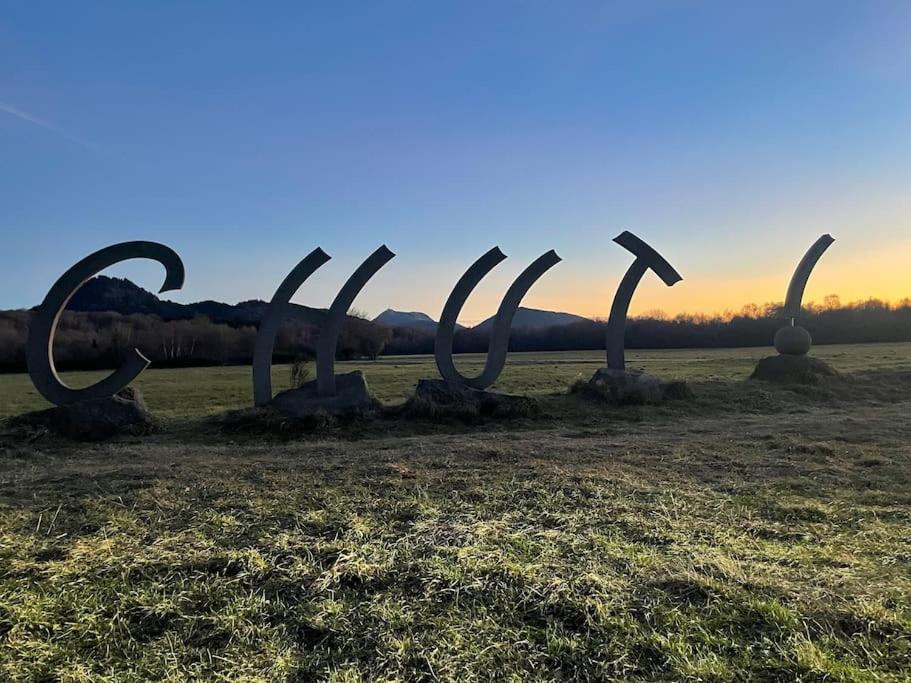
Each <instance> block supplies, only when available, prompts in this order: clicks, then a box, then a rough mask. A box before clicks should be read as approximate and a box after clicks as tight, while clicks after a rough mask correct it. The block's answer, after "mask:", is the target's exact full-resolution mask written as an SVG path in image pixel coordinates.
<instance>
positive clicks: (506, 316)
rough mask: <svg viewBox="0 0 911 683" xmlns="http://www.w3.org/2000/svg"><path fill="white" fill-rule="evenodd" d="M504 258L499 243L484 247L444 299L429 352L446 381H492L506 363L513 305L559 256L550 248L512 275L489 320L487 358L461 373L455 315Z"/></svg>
mask: <svg viewBox="0 0 911 683" xmlns="http://www.w3.org/2000/svg"><path fill="white" fill-rule="evenodd" d="M505 258H506V255H505V254H503V252H502V251H500V248H499V247H494V248H493V249H491V250H490V251H488V252H487V253H486V254H484V255H483V256H482V257H481V258H479V259H478V260H477V261H475V262H474V263H473V264H472V265H471V267H470V268H469V269H468V270H467V271H465V274H464V275H462V277H461V278H459V281H458V282H457V283H456V286H455V287H454V288H453V290H452V293H451V294H450V295H449V298H448V299H447V300H446V305H445V306H444V307H443V313H442V315H441V316H440V322H439V325H437V335H436V341H435V343H434V347H433V353H434V356H435V358H436V363H437V368H438V369H439V371H440V375H442V376H443V379H445V380H446V381H448V382H454V383H456V384H463V385H465V386H469V387H472V388H474V389H486V388H487V387H489V386H490V385H491V384H493V383H494V382H495V381H496V379H497V377H499V375H500V373H501V372H502V371H503V366H504V365H505V364H506V352H507V350H508V346H509V330H510V328H511V327H512V319H513V317H514V316H515V313H516V309H517V308H518V307H519V303H520V302H521V301H522V298H523V297H524V296H525V293H526V292H527V291H528V290H529V289H530V288H531V286H532V285H533V284H534V283H535V281H536V280H537V279H538V278H540V277H541V276H542V275H544V273H546V272H547V271H548V270H549V269H550V268H552V267H553V266H555V265H556V264H558V263H559V262H560V261H561V259H560V257H559V256H557V252H555V251H554V250H553V249H551V250H550V251H548V252H547V253H546V254H543V255H541V256H539V257H538V258H537V259H535V260H534V261H533V262H532V263H531V265H529V266H528V267H527V268H526V269H525V270H524V271H522V273H521V274H520V275H519V277H517V278H516V279H515V281H514V282H513V283H512V285H511V286H510V287H509V289H508V290H507V291H506V294H505V295H504V296H503V300H502V301H501V302H500V308H499V309H497V315H496V317H495V318H494V321H493V329H492V330H491V333H490V342H489V344H488V347H487V360H486V361H485V363H484V370H483V371H482V372H481V374H480V375H478V376H477V377H465V376H464V375H462V374H461V373H460V372H459V371H458V370H457V369H456V367H455V363H454V362H453V360H452V344H453V339H454V338H455V326H456V319H457V318H458V316H459V312H460V311H461V310H462V306H464V305H465V301H466V299H468V295H469V294H471V292H472V290H473V289H474V288H475V287H476V286H477V285H478V283H479V282H480V281H481V279H482V278H483V277H484V276H485V275H487V273H489V272H490V271H491V270H492V269H493V268H494V266H496V265H497V264H499V263H500V262H501V261H503V260H504V259H505Z"/></svg>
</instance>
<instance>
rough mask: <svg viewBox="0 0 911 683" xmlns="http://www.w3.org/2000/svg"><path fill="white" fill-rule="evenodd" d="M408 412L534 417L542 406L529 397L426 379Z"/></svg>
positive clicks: (407, 409)
mask: <svg viewBox="0 0 911 683" xmlns="http://www.w3.org/2000/svg"><path fill="white" fill-rule="evenodd" d="M405 410H406V413H410V414H412V415H420V416H425V417H447V416H452V417H458V418H463V419H464V418H476V417H533V416H535V415H539V414H540V413H541V406H540V404H539V403H538V402H537V401H536V400H535V399H533V398H530V397H528V396H514V395H511V394H500V393H498V392H495V391H486V390H482V389H472V388H471V387H466V386H465V385H463V384H459V383H457V382H447V381H446V380H443V379H422V380H420V381H418V385H417V387H416V388H415V390H414V397H413V398H412V399H411V400H409V401H408V405H407V406H406V409H405Z"/></svg>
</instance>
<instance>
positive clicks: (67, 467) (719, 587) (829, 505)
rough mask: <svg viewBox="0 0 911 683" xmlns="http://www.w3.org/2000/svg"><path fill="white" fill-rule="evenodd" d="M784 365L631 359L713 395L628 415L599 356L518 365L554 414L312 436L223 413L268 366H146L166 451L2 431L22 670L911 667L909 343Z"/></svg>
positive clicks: (716, 353) (14, 655)
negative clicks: (573, 390) (581, 393)
mask: <svg viewBox="0 0 911 683" xmlns="http://www.w3.org/2000/svg"><path fill="white" fill-rule="evenodd" d="M766 353H767V350H764V349H748V350H736V351H731V350H711V351H707V350H694V351H679V352H677V351H670V352H669V351H664V352H647V353H632V354H630V360H631V362H632V364H634V365H639V366H643V367H645V368H647V369H648V370H649V371H650V372H653V373H655V374H660V375H664V376H668V377H680V378H687V379H688V380H689V381H690V384H691V386H692V389H693V391H694V394H695V396H696V398H695V399H694V400H692V401H680V402H673V403H669V404H667V405H664V406H640V407H636V406H629V407H623V408H616V407H609V406H605V405H601V404H595V403H591V402H587V401H585V400H583V399H581V398H579V397H577V396H570V395H567V394H566V388H567V387H568V385H569V384H570V383H571V382H573V381H574V380H575V379H577V378H578V377H587V376H589V375H590V374H591V373H592V372H593V371H594V369H595V368H596V367H598V366H599V365H601V364H602V359H601V355H600V354H594V353H565V354H516V355H513V356H511V357H510V359H509V362H508V365H507V368H506V370H505V371H504V373H503V375H502V378H501V381H500V384H499V388H501V389H503V390H506V391H527V392H528V393H531V394H534V395H536V396H537V397H539V399H540V400H541V403H542V406H543V408H544V414H543V415H542V416H541V417H537V418H533V419H532V418H524V419H517V420H511V421H492V420H488V421H486V422H483V423H481V424H477V425H467V424H461V423H449V422H442V423H435V422H431V421H428V420H402V419H392V418H388V417H378V418H376V419H374V420H370V421H366V422H365V423H357V424H347V425H343V426H337V427H332V426H330V427H327V428H325V429H323V430H320V431H315V432H313V433H311V434H306V435H303V436H300V437H299V438H293V439H287V438H272V439H270V438H264V437H263V436H261V435H260V436H253V435H244V434H234V433H232V434H226V433H225V432H224V431H223V430H222V428H221V426H220V425H219V423H218V422H217V421H216V420H213V419H211V417H209V416H210V415H213V414H215V413H218V412H221V411H224V410H226V409H231V408H239V407H244V406H246V405H249V403H250V393H251V390H250V379H249V369H246V368H212V369H192V370H175V371H170V370H158V371H155V370H150V371H147V372H146V373H145V374H143V376H142V377H141V379H140V381H139V386H140V387H141V388H142V390H143V392H144V394H145V396H146V399H147V402H148V403H149V405H150V407H151V409H152V410H153V411H154V412H155V413H156V414H158V415H160V416H162V417H163V418H164V420H163V426H162V429H161V430H160V431H159V432H157V433H155V434H153V435H151V436H148V437H142V438H123V439H120V440H117V441H113V442H110V443H106V444H88V445H87V444H75V443H70V442H65V441H62V440H58V439H54V438H50V437H43V438H39V439H37V440H34V441H23V440H22V439H20V438H18V437H13V436H3V435H2V434H0V680H10V681H99V680H112V681H145V680H153V679H154V680H162V681H184V680H247V681H310V680H334V681H357V680H553V679H569V680H612V679H613V680H631V679H632V680H720V681H725V680H782V681H789V680H833V681H841V680H844V681H868V680H882V681H904V680H909V676H911V487H909V484H911V475H909V472H911V447H909V444H911V420H909V415H911V344H904V345H862V346H833V347H818V348H815V349H814V354H815V355H817V356H819V357H822V358H824V359H826V360H828V361H829V362H830V363H832V365H834V366H835V367H836V368H837V369H839V370H841V371H843V372H845V373H847V374H846V376H845V377H844V378H842V379H839V380H836V381H832V382H831V383H826V384H824V385H820V386H816V387H774V386H769V385H764V384H757V383H752V382H749V383H748V382H744V381H743V380H744V379H745V377H746V376H747V375H748V374H749V372H750V370H751V369H752V366H753V364H754V363H755V361H756V360H757V359H758V358H759V357H761V356H762V355H765V354H766ZM478 361H479V359H478V358H470V357H465V358H460V366H463V367H470V366H471V365H472V364H474V365H477V364H478ZM351 367H361V368H362V369H364V370H365V371H366V373H367V379H368V382H369V383H370V385H371V387H372V388H373V389H374V391H375V392H376V393H377V395H378V396H379V397H380V398H382V399H383V400H385V401H387V402H395V401H401V400H403V399H404V398H405V397H406V396H407V395H408V393H409V392H410V390H411V389H412V388H413V386H414V383H415V381H416V380H417V379H418V378H420V377H424V376H434V374H435V373H434V368H433V365H432V360H431V359H428V358H394V359H384V360H380V361H378V362H376V363H365V364H346V363H342V364H339V371H345V370H347V369H350V368H351ZM287 375H288V371H287V368H283V367H278V368H276V383H277V385H278V386H279V387H281V386H283V385H286V384H287V382H288V379H287ZM68 379H70V380H71V381H73V382H74V383H87V382H89V381H92V379H93V376H92V375H91V373H85V375H81V376H76V377H68ZM42 405H43V404H42V402H41V400H40V399H39V398H38V397H37V396H36V395H35V394H34V393H33V392H32V391H31V389H30V385H29V384H28V379H27V378H26V377H23V376H0V414H4V415H11V414H15V413H17V412H20V411H22V410H25V409H31V408H37V407H41V406H42ZM0 431H2V430H0Z"/></svg>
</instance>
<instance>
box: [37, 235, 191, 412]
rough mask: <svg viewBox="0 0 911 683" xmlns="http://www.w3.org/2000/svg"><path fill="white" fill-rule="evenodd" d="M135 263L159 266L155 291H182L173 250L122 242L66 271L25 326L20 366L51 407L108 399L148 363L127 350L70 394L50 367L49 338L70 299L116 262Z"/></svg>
mask: <svg viewBox="0 0 911 683" xmlns="http://www.w3.org/2000/svg"><path fill="white" fill-rule="evenodd" d="M139 258H141V259H150V260H152V261H158V262H159V263H160V264H161V265H163V266H164V268H165V280H164V284H163V285H162V286H161V289H160V290H159V292H167V291H171V290H175V289H180V288H181V287H183V280H184V267H183V262H182V261H181V260H180V257H179V256H178V255H177V253H176V252H175V251H174V250H172V249H170V248H169V247H166V246H165V245H163V244H158V243H157V242H142V241H136V242H122V243H120V244H114V245H112V246H110V247H105V248H104V249H100V250H99V251H96V252H95V253H93V254H90V255H89V256H86V257H85V258H84V259H82V260H81V261H79V262H78V263H77V264H76V265H74V266H73V267H72V268H70V269H69V270H67V271H66V272H65V273H64V274H63V275H61V276H60V279H58V280H57V282H55V283H54V286H53V287H51V289H50V291H49V292H48V293H47V296H46V297H45V298H44V301H43V302H42V303H41V305H40V306H38V309H37V310H36V311H35V314H34V315H33V316H32V320H31V323H30V324H29V334H28V341H27V343H26V363H27V364H28V371H29V375H30V376H31V379H32V382H33V383H34V385H35V388H36V389H37V390H38V392H39V393H40V394H41V395H42V396H44V398H46V399H47V400H48V401H50V402H51V403H53V404H55V405H58V406H63V405H67V404H71V403H76V402H78V401H88V400H92V399H99V398H107V397H110V396H113V395H114V394H116V393H117V392H119V391H120V390H121V389H124V388H125V387H126V386H127V385H129V383H130V382H132V381H133V380H134V379H136V377H137V376H138V375H139V373H141V372H142V371H143V370H144V369H145V368H146V367H147V366H148V364H149V360H148V359H147V358H146V357H145V356H143V355H142V354H141V353H140V352H139V351H138V350H137V349H133V350H132V352H131V353H130V354H129V355H128V357H127V359H126V362H125V363H124V364H123V365H121V366H120V367H119V368H118V369H117V370H115V371H114V372H113V373H111V374H110V375H109V376H108V377H106V378H105V379H103V380H101V381H99V382H97V383H96V384H93V385H92V386H90V387H85V388H84V389H73V388H71V387H68V386H67V385H65V384H64V383H63V382H62V381H61V379H60V377H59V376H58V374H57V369H56V367H55V366H54V333H55V332H56V329H57V323H58V322H59V321H60V316H61V315H62V314H63V310H64V309H65V308H66V304H67V302H68V301H69V300H70V298H72V296H73V294H75V293H76V291H77V290H78V289H79V287H81V286H82V285H83V283H85V282H86V280H88V279H90V278H91V277H93V276H95V275H97V274H98V273H99V272H100V271H102V270H104V269H105V268H108V267H110V266H112V265H114V264H115V263H120V262H121V261H127V260H129V259H139Z"/></svg>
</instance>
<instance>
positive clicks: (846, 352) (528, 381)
mask: <svg viewBox="0 0 911 683" xmlns="http://www.w3.org/2000/svg"><path fill="white" fill-rule="evenodd" d="M770 353H773V351H772V349H770V348H747V349H685V350H669V351H631V352H628V353H627V362H628V363H629V364H630V365H631V366H634V367H642V368H644V369H645V370H646V371H647V372H650V373H652V374H655V375H658V376H660V377H668V378H673V379H691V380H712V379H730V380H740V379H746V378H747V377H748V376H749V374H750V373H751V372H752V371H753V367H754V366H755V365H756V361H758V360H759V359H760V358H762V357H763V356H767V355H769V354H770ZM813 355H815V356H818V357H819V358H822V359H823V360H825V361H827V362H830V363H832V364H833V365H835V366H836V367H838V368H839V369H840V370H842V371H844V372H852V371H855V370H861V369H874V368H891V369H902V368H903V369H911V343H905V344H855V345H839V346H816V347H814V349H813ZM456 359H457V361H456V365H457V367H458V368H459V370H460V371H461V372H463V373H466V374H472V375H474V374H478V373H480V371H481V369H482V368H483V367H484V359H485V356H484V355H483V354H464V355H458V356H456ZM604 364H605V358H604V353H602V352H597V351H572V352H554V353H514V354H510V356H509V359H508V361H507V363H506V367H505V368H504V370H503V373H502V374H501V375H500V378H499V380H498V381H497V383H496V384H495V385H494V389H497V390H500V391H505V392H512V393H519V394H529V395H532V396H540V395H544V394H552V393H555V392H563V391H565V390H566V388H567V387H568V386H570V385H571V384H572V383H573V382H575V381H576V380H578V379H586V380H587V379H588V378H589V377H591V376H592V374H593V373H594V372H595V370H596V369H597V368H599V367H601V366H603V365H604ZM356 369H357V370H363V371H364V372H365V373H366V375H367V381H368V383H369V384H370V387H371V390H372V391H374V392H375V393H376V395H377V397H378V398H379V399H380V400H382V401H385V402H387V403H396V402H402V401H404V400H406V399H407V398H408V397H409V396H410V395H411V394H412V392H413V391H414V386H415V384H416V383H417V381H418V380H419V379H421V378H423V377H438V376H439V375H438V373H437V369H436V365H435V363H434V361H433V357H432V356H392V357H389V358H381V359H380V360H378V361H375V362H370V361H360V362H339V363H337V364H336V372H339V373H341V372H349V371H351V370H356ZM106 374H107V373H106V372H67V373H62V377H63V379H64V381H65V382H67V383H68V384H71V385H72V386H76V387H80V386H87V385H89V384H92V383H93V382H95V381H97V380H98V379H100V378H102V377H103V376H105V375H106ZM272 376H273V389H274V390H275V391H280V390H282V389H287V388H288V386H289V383H290V380H289V377H290V368H289V366H285V365H276V366H274V367H273V369H272ZM136 386H137V387H139V389H140V390H141V391H142V393H143V395H144V396H145V398H146V402H147V403H148V404H149V406H150V408H152V410H153V411H154V412H155V414H156V415H158V416H159V417H161V418H164V419H174V418H196V417H202V416H205V415H214V414H217V413H221V412H224V411H225V410H233V409H237V408H244V407H247V406H250V405H252V402H253V388H252V375H251V369H250V368H249V367H226V368H219V367H215V368H187V369H179V370H169V369H164V370H156V369H155V368H150V369H148V370H146V371H145V372H144V373H143V374H142V375H140V377H139V379H138V380H137V381H136ZM48 406H49V404H48V403H47V402H46V401H45V400H44V399H43V398H42V397H41V396H40V395H39V394H38V393H37V392H36V391H35V389H34V387H33V386H32V383H31V381H30V380H29V378H28V376H27V375H24V374H22V375H2V374H0V417H6V416H10V415H18V414H19V413H23V412H26V411H28V410H38V409H40V408H46V407H48Z"/></svg>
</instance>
